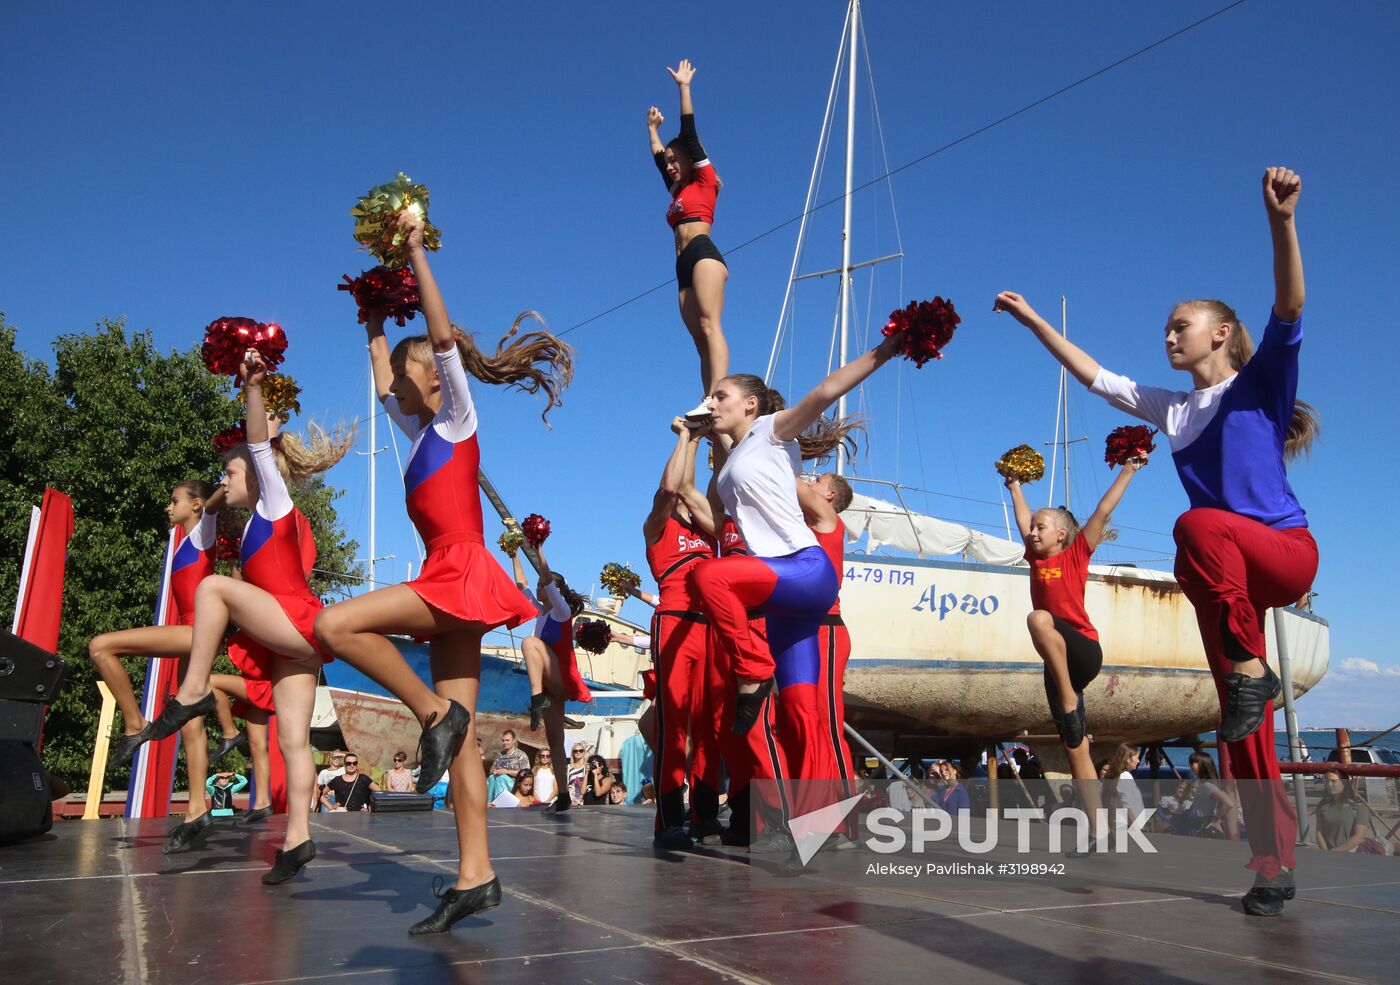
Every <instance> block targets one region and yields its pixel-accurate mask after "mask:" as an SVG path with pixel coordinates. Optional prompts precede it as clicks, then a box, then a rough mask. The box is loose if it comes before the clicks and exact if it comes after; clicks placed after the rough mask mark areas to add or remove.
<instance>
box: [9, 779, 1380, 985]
mask: <svg viewBox="0 0 1400 985" xmlns="http://www.w3.org/2000/svg"><path fill="white" fill-rule="evenodd" d="M169 823H170V822H168V821H166V820H146V821H139V822H126V821H120V820H117V821H111V820H108V821H86V822H83V821H65V822H62V823H59V824H57V825H56V826H55V828H54V830H53V832H52V833H51V834H49V835H47V836H45V837H43V838H40V839H35V840H33V841H30V842H26V843H24V844H21V845H15V846H10V847H6V848H0V981H3V982H5V983H6V985H59V983H68V982H81V983H83V985H101V983H108V982H122V983H127V985H146V983H150V985H203V983H211V985H233V983H265V982H299V983H316V985H320V983H324V985H332V983H334V985H361V983H363V985H370V983H403V985H440V983H488V982H509V983H551V985H555V983H557V985H582V983H606V982H632V983H652V982H658V983H660V982H665V983H671V985H690V983H697V985H704V983H711V982H750V983H762V982H772V983H801V985H816V983H819V982H821V983H826V982H831V983H837V985H862V983H866V982H872V983H874V982H879V983H913V982H938V983H965V982H970V983H980V982H1026V983H1035V985H1049V983H1055V982H1066V983H1070V982H1073V983H1083V982H1103V983H1119V982H1135V983H1136V982H1162V983H1168V982H1170V983H1186V982H1218V983H1227V985H1241V983H1246V982H1255V981H1259V982H1263V981H1267V982H1270V983H1277V985H1283V983H1291V982H1323V981H1326V982H1394V981H1396V968H1397V966H1400V936H1398V935H1397V934H1396V933H1395V929H1396V927H1397V926H1400V922H1398V921H1400V867H1397V866H1400V862H1397V860H1395V859H1391V858H1383V857H1380V858H1378V857H1375V856H1369V857H1368V856H1356V855H1327V854H1323V853H1321V852H1317V851H1304V852H1301V853H1300V857H1299V868H1300V875H1299V891H1298V898H1297V899H1296V900H1295V901H1294V902H1292V903H1290V904H1289V906H1288V909H1287V911H1286V912H1285V914H1284V915H1283V916H1281V917H1276V918H1258V917H1247V916H1245V915H1244V913H1243V912H1242V911H1241V909H1240V904H1239V896H1240V893H1241V892H1242V890H1243V889H1244V888H1247V887H1248V885H1249V882H1250V873H1248V872H1246V871H1245V870H1244V869H1243V868H1242V865H1243V863H1244V861H1245V860H1246V859H1247V857H1248V855H1247V850H1246V848H1245V846H1244V845H1240V844H1233V843H1229V842H1218V841H1202V840H1199V839H1167V840H1168V841H1171V842H1187V841H1189V842H1191V844H1190V845H1189V846H1182V845H1175V846H1172V845H1167V846H1164V847H1163V849H1162V851H1163V857H1162V860H1161V861H1162V864H1161V865H1159V866H1158V867H1157V868H1156V869H1155V870H1154V873H1153V875H1152V876H1151V878H1148V879H1144V878H1142V877H1141V876H1134V875H1132V874H1130V873H1129V872H1128V871H1127V870H1125V868H1124V867H1123V866H1122V865H1115V864H1114V863H1113V862H1112V861H1111V860H1110V861H1108V862H1107V863H1099V864H1101V865H1103V867H1102V868H1101V869H1098V870H1094V869H1088V870H1085V871H1087V872H1088V873H1089V875H1088V876H1086V877H1083V878H1081V879H1078V880H1076V881H1074V882H1072V883H1071V882H1066V881H1064V880H1060V881H1059V882H1057V881H1056V880H1054V879H1053V878H1044V877H1042V878H1015V877H1011V878H991V877H982V878H976V877H966V878H962V877H947V878H939V879H936V880H920V881H919V882H918V883H917V884H915V885H912V886H902V887H899V888H889V887H885V888H881V887H853V886H849V885H843V884H841V883H839V882H837V881H834V880H832V879H830V878H824V877H823V876H822V875H821V874H820V872H818V874H815V875H803V876H801V877H799V878H789V879H786V880H783V879H777V878H774V877H772V876H764V877H757V876H755V875H754V872H753V871H751V866H750V860H749V858H748V856H747V855H746V854H745V853H743V852H739V851H736V850H730V849H715V850H710V849H704V850H701V851H697V852H688V853H684V854H671V853H654V852H653V851H652V850H651V848H650V838H651V825H652V817H651V812H650V810H649V809H642V808H601V807H599V808H581V809H576V810H574V811H571V812H569V813H567V814H564V815H560V816H551V815H544V814H540V813H538V812H535V811H499V812H496V811H493V812H492V815H491V819H490V823H491V844H492V851H493V854H494V855H495V865H496V871H497V873H498V875H499V876H500V878H501V882H502V884H503V886H504V888H505V895H504V899H503V902H502V905H501V906H500V907H499V908H497V909H495V910H491V911H489V912H488V913H487V914H485V915H484V917H483V918H481V919H468V920H466V921H464V922H463V923H462V924H459V925H458V926H457V928H456V929H455V930H454V931H453V932H452V933H451V934H449V935H443V936H439V937H431V938H410V937H408V936H407V933H406V931H407V928H408V926H409V925H410V924H411V923H413V922H414V921H416V920H418V919H420V918H422V917H424V916H426V915H427V914H428V913H429V912H430V909H431V907H430V904H431V903H433V899H432V896H431V884H432V881H433V877H434V876H442V877H445V878H446V879H448V880H449V882H450V880H451V878H452V876H453V873H454V871H455V865H454V858H455V850H454V835H453V828H452V816H451V815H450V814H447V813H444V812H433V813H431V814H426V813H425V814H383V815H377V816H376V815H370V814H329V815H327V814H322V815H317V816H316V817H315V818H314V819H313V832H314V837H315V839H316V843H317V846H318V849H319V853H320V854H319V856H318V857H317V859H316V861H315V862H313V863H312V864H311V866H309V867H308V868H307V870H306V871H305V872H304V873H303V874H302V875H300V876H299V877H298V878H297V879H296V880H295V881H294V882H292V883H289V884H287V885H284V886H280V887H264V886H262V885H261V884H260V882H259V881H258V880H259V876H260V875H261V874H262V872H263V871H264V870H265V869H266V868H267V865H268V863H269V860H270V859H271V856H272V853H273V850H274V849H275V848H276V847H277V844H278V841H279V840H280V831H281V823H280V820H279V821H278V822H277V823H272V824H269V825H266V826H264V827H262V828H261V829H255V830H254V831H253V832H252V833H248V832H245V831H244V830H243V829H240V828H236V827H233V826H231V825H229V823H228V822H227V821H221V822H220V823H221V826H220V827H219V828H218V829H216V830H215V831H214V832H213V833H212V835H211V836H210V837H209V839H208V841H207V842H206V843H205V845H204V847H203V849H202V850H198V851H194V852H190V853H188V854H183V855H176V856H165V855H162V854H161V846H162V844H163V842H164V836H165V831H166V828H167V826H168V824H169ZM224 825H227V826H224ZM1173 851H1174V852H1176V856H1175V857H1173V855H1172V854H1171V853H1172V852H1173ZM837 854H839V855H840V856H843V857H844V856H851V857H856V856H859V857H861V858H863V859H868V860H869V861H871V862H879V861H881V858H880V856H877V855H874V854H873V853H869V852H865V851H851V852H841V853H837ZM937 857H938V858H939V859H940V860H941V861H945V862H951V861H956V860H964V861H966V860H967V858H968V856H966V855H963V854H961V853H959V852H958V851H957V850H956V849H953V848H949V849H945V850H943V851H942V852H941V853H939V855H938V856H937ZM1048 859H1049V857H1048V856H1042V860H1048ZM767 865H769V860H768V859H767V858H766V857H764V860H763V862H762V863H759V864H758V865H757V867H760V868H761V867H763V866H767ZM1202 872H1204V873H1206V876H1205V879H1204V880H1202V877H1201V875H1200V873H1202ZM1193 873H1194V875H1193Z"/></svg>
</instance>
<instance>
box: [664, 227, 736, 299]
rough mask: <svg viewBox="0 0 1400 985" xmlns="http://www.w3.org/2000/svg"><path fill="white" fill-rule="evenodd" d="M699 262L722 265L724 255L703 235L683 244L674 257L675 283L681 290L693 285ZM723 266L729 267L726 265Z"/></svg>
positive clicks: (712, 241)
mask: <svg viewBox="0 0 1400 985" xmlns="http://www.w3.org/2000/svg"><path fill="white" fill-rule="evenodd" d="M701 260H718V261H719V262H720V263H724V254H722V253H720V251H719V247H717V246H715V241H714V240H712V239H710V237H709V236H707V235H705V234H704V233H701V234H700V235H699V236H696V237H695V238H694V239H692V240H691V241H690V242H689V243H687V244H685V249H683V250H681V252H680V256H678V257H676V283H677V284H679V285H680V287H681V290H685V289H686V288H688V287H690V286H692V285H693V284H694V283H695V265H696V264H697V263H699V262H700V261H701ZM724 265H725V267H728V266H729V264H727V263H724Z"/></svg>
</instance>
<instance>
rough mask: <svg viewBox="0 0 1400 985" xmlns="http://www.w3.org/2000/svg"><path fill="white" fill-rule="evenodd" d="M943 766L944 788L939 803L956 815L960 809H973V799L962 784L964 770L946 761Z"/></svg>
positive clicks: (940, 793)
mask: <svg viewBox="0 0 1400 985" xmlns="http://www.w3.org/2000/svg"><path fill="white" fill-rule="evenodd" d="M941 768H942V770H943V789H942V790H941V791H940V792H939V803H940V804H941V805H942V807H943V809H944V810H945V811H947V812H948V813H949V814H952V815H953V816H954V817H956V816H957V813H958V811H970V810H972V799H971V798H970V797H969V796H968V795H967V788H966V787H964V786H963V785H962V772H961V771H960V770H959V769H958V767H957V765H956V764H955V763H952V762H945V763H943V764H942V767H941Z"/></svg>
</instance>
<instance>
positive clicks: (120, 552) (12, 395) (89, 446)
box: [0, 314, 356, 788]
mask: <svg viewBox="0 0 1400 985" xmlns="http://www.w3.org/2000/svg"><path fill="white" fill-rule="evenodd" d="M241 418H242V408H241V405H240V404H239V403H238V402H237V401H236V400H234V399H233V396H232V387H231V385H230V382H229V380H228V379H226V378H222V377H217V376H214V375H212V374H211V373H209V372H208V371H207V370H206V369H205V368H204V364H203V362H202V360H201V359H200V355H199V349H198V347H192V348H190V349H188V350H186V351H184V352H178V351H177V352H171V353H168V354H163V353H161V352H159V351H157V349H156V348H155V346H154V344H153V343H152V340H151V335H150V333H149V332H137V333H131V334H128V332H127V330H126V326H125V323H124V322H123V321H120V320H118V321H111V320H104V321H102V322H99V323H98V324H97V327H96V329H95V331H93V332H90V333H86V334H73V335H62V336H60V337H59V338H58V339H57V340H56V341H55V342H54V366H53V369H52V370H50V369H49V367H48V366H47V365H45V364H44V363H43V362H41V361H37V360H32V359H29V358H28V357H26V356H25V355H24V354H23V353H22V352H20V351H19V350H18V348H17V344H16V331H15V329H14V328H13V327H11V326H9V325H6V324H5V322H4V317H3V314H0V606H3V611H4V617H5V618H6V620H7V623H6V624H7V625H8V620H9V619H10V618H12V616H13V609H14V603H13V601H12V600H13V599H14V598H15V594H16V591H17V588H18V579H19V565H20V562H21V559H22V558H23V555H24V544H25V536H26V532H27V530H28V524H29V507H30V506H31V505H34V504H37V503H38V502H39V501H40V499H41V498H42V497H43V491H44V487H45V486H46V485H47V486H52V487H54V488H55V489H59V490H62V491H63V492H66V493H68V495H69V496H71V497H72V499H73V511H74V514H75V518H76V522H75V529H74V535H73V541H72V544H71V545H70V547H69V551H68V565H67V570H66V577H65V583H64V603H63V624H62V628H61V631H60V635H59V653H60V656H62V657H63V658H64V659H65V660H66V661H67V663H68V678H67V683H66V684H65V686H64V688H63V691H62V693H61V695H60V696H59V699H58V700H57V701H56V702H55V703H54V705H53V707H52V708H51V709H50V711H49V716H48V720H47V723H46V725H45V745H44V759H45V762H46V765H47V766H48V767H49V769H50V770H52V771H53V772H54V773H56V774H58V775H60V776H63V777H65V778H67V779H68V780H69V781H70V782H72V783H73V785H74V786H75V788H81V787H83V786H85V785H86V777H87V774H88V771H89V769H90V765H91V759H92V746H93V741H94V739H95V737H96V729H97V721H98V715H99V711H100V707H101V703H100V699H99V697H98V691H97V688H96V680H97V675H96V673H95V671H94V669H93V667H92V664H91V662H90V661H89V660H88V659H87V643H88V640H90V639H91V638H92V637H93V636H95V635H97V634H99V633H103V632H109V631H111V630H116V629H124V628H128V627H131V626H142V625H149V624H150V622H151V620H152V617H153V613H154V609H155V597H156V592H157V587H158V584H159V580H160V569H161V564H162V560H163V557H164V549H165V544H166V538H167V537H168V521H167V520H166V517H165V513H164V507H165V503H166V500H167V499H168V497H169V494H170V489H171V487H172V486H174V485H175V483H177V482H180V481H181V480H183V479H188V478H198V477H205V478H213V477H215V476H217V475H218V474H220V472H221V469H222V463H221V462H220V461H219V457H218V455H217V454H216V453H215V452H214V448H213V445H212V444H211V443H210V438H211V437H212V436H213V434H214V433H215V432H216V431H218V430H220V429H221V428H223V427H226V426H227V425H229V424H231V423H233V422H234V421H237V420H239V419H241ZM339 495H340V491H339V490H337V489H334V488H333V487H331V486H328V485H326V484H325V483H324V482H323V481H321V480H320V479H315V480H313V481H311V482H310V483H308V484H307V485H306V487H305V488H304V489H303V490H301V491H294V496H295V497H296V499H297V502H298V505H299V506H300V507H301V508H302V511H303V512H304V513H305V514H306V516H307V519H308V520H309V521H310V522H311V526H312V529H313V531H314V532H315V534H316V543H317V545H318V547H319V548H320V554H319V557H318V559H317V565H316V567H317V569H318V573H317V575H316V578H315V580H314V581H313V583H312V587H313V589H314V590H315V591H317V592H318V593H322V594H326V593H331V592H336V591H337V590H339V589H341V588H343V587H344V586H345V585H347V584H349V583H350V579H349V578H347V577H345V576H347V575H351V576H353V574H354V570H353V569H354V555H355V548H356V545H355V543H354V542H353V541H348V540H347V539H346V538H345V535H344V532H343V531H342V530H341V529H340V527H339V524H338V521H337V518H336V513H335V507H334V501H335V499H336V498H337V497H338V496H339ZM226 660H227V658H226V657H221V658H220V661H221V663H223V662H224V661H226ZM222 669H224V670H225V671H226V672H228V671H231V667H230V666H229V665H227V664H226V663H224V664H223V668H222ZM128 670H129V671H130V672H131V676H132V682H133V684H135V686H136V687H137V689H138V693H139V690H140V688H141V687H142V686H143V684H144V680H145V673H144V662H143V661H131V662H130V663H129V664H128ZM108 779H109V782H110V783H112V784H113V785H115V786H117V787H120V786H122V785H124V784H125V782H126V779H127V777H126V774H125V772H117V771H113V772H112V773H110V774H109V776H108ZM178 779H179V778H177V782H178Z"/></svg>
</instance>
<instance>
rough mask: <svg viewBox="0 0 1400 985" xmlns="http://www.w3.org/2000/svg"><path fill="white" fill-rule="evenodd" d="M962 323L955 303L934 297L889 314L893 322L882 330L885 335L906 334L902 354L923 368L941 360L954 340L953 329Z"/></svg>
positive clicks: (913, 302) (912, 303) (911, 303)
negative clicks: (954, 305)
mask: <svg viewBox="0 0 1400 985" xmlns="http://www.w3.org/2000/svg"><path fill="white" fill-rule="evenodd" d="M961 321H962V319H961V318H959V317H958V313H957V311H955V310H954V309H953V302H952V301H945V300H944V299H943V298H940V297H935V298H934V299H933V300H932V301H910V302H909V306H908V307H905V308H897V309H895V310H894V311H892V312H890V320H889V321H888V322H886V323H885V327H884V328H883V329H881V330H880V334H882V335H885V336H890V335H898V334H899V333H900V332H904V333H906V334H905V336H904V344H903V346H902V347H901V349H900V354H901V355H902V356H904V358H905V359H910V360H912V361H913V363H914V365H915V366H922V365H923V364H924V363H926V362H928V361H929V360H930V359H942V358H943V351H942V350H943V347H944V346H945V345H947V344H948V343H949V342H951V341H952V339H953V330H954V329H956V328H957V327H958V324H959V323H960V322H961Z"/></svg>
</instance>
